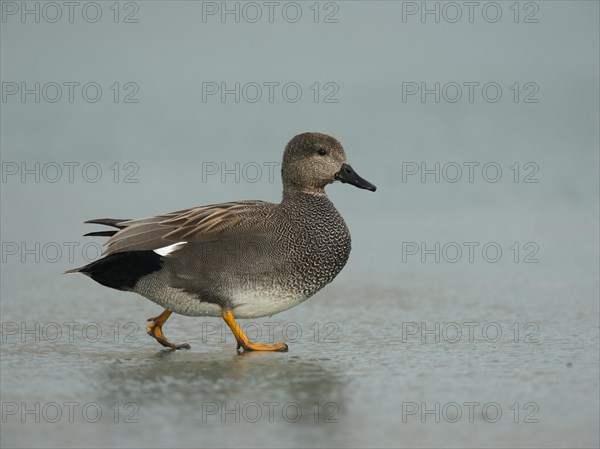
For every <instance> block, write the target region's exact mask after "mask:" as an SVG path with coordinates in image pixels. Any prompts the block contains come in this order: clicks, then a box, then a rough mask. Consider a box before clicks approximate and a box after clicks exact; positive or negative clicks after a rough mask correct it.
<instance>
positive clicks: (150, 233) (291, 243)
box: [67, 133, 376, 351]
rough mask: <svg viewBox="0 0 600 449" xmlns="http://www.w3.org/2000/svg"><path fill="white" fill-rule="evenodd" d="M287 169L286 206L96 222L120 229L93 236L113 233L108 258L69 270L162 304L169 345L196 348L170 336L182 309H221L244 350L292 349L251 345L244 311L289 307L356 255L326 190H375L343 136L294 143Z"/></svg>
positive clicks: (155, 332) (246, 205)
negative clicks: (242, 321) (336, 186)
mask: <svg viewBox="0 0 600 449" xmlns="http://www.w3.org/2000/svg"><path fill="white" fill-rule="evenodd" d="M281 175H282V180H283V198H282V200H281V202H280V203H279V204H274V203H269V202H265V201H234V202H231V203H223V204H212V205H209V206H201V207H195V208H192V209H185V210H180V211H177V212H170V213H166V214H161V215H157V216H155V217H151V218H143V219H139V220H126V219H96V220H89V221H87V222H86V223H95V224H102V225H109V226H112V227H114V228H116V230H110V231H100V232H91V233H89V234H86V236H105V237H110V238H109V239H108V241H107V242H106V243H105V245H106V247H107V248H106V250H105V252H104V257H102V258H101V259H99V260H97V261H95V262H92V263H90V264H88V265H86V266H84V267H81V268H76V269H73V270H69V271H67V273H83V274H85V275H86V276H89V277H91V278H92V279H93V280H94V281H96V282H98V283H100V284H102V285H104V286H106V287H111V288H114V289H117V290H122V291H129V292H135V293H139V294H140V295H142V296H144V297H146V298H148V299H150V300H151V301H153V302H155V303H157V304H158V305H160V306H161V307H163V308H164V309H165V310H164V311H163V312H162V313H161V314H160V315H158V316H156V317H153V318H149V319H148V321H150V322H151V324H149V325H148V327H147V328H146V330H147V331H148V334H149V335H151V336H152V337H154V338H155V339H156V340H157V341H158V342H159V343H160V344H161V345H163V346H165V347H169V348H172V349H189V347H190V346H189V345H188V344H179V345H176V344H173V343H171V342H170V341H169V340H168V339H167V337H166V336H165V335H164V334H163V331H162V326H163V325H164V324H165V322H166V321H167V319H168V318H169V316H170V315H171V314H172V313H173V312H174V313H178V314H181V315H187V316H213V317H216V316H221V317H222V318H223V319H224V320H225V322H226V323H227V325H228V326H229V328H230V329H231V331H232V332H233V334H234V336H235V338H236V340H237V349H238V350H239V349H240V348H243V349H244V350H247V351H250V350H255V351H286V350H287V349H288V348H287V345H286V344H285V343H279V344H258V343H253V342H251V341H250V340H249V339H248V337H247V336H246V335H245V333H244V332H243V331H242V330H241V328H240V326H239V325H238V324H237V323H236V321H235V318H259V317H264V316H270V315H273V314H275V313H279V312H283V311H284V310H287V309H289V308H291V307H294V306H296V305H298V304H300V303H301V302H303V301H305V300H307V299H308V298H310V297H311V296H312V295H314V294H315V293H316V292H318V291H319V290H321V289H322V288H323V287H324V286H325V285H327V284H329V283H330V282H331V281H332V280H333V279H334V278H335V277H336V276H337V274H338V273H339V272H340V271H341V270H342V268H343V267H344V265H345V264H346V261H347V260H348V256H349V255H350V233H349V232H348V228H347V227H346V223H345V222H344V219H343V218H342V217H341V216H340V214H339V213H338V211H337V210H336V208H335V207H334V205H333V204H332V202H331V201H330V200H329V198H328V197H327V195H326V194H325V190H324V188H325V186H326V185H327V184H330V183H332V182H334V181H341V182H343V183H348V184H352V185H354V186H356V187H360V188H361V189H367V190H370V191H375V189H376V188H375V186H374V185H373V184H371V183H370V182H368V181H366V180H365V179H363V178H361V177H360V176H358V175H357V174H356V172H355V171H354V170H353V169H352V167H351V166H350V165H349V164H348V162H347V160H346V154H345V152H344V148H343V147H342V145H341V144H340V142H338V141H337V140H336V139H335V138H333V137H331V136H328V135H326V134H320V133H304V134H300V135H298V136H296V137H294V138H293V139H292V140H291V141H290V142H289V143H288V144H287V146H286V148H285V151H284V154H283V163H282V170H281ZM234 317H235V318H234Z"/></svg>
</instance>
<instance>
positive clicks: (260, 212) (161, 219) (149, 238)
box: [93, 201, 278, 255]
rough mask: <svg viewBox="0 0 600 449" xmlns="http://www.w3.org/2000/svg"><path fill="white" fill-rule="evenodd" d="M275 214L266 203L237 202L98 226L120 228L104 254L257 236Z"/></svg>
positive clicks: (273, 209) (274, 209)
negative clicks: (108, 225)
mask: <svg viewBox="0 0 600 449" xmlns="http://www.w3.org/2000/svg"><path fill="white" fill-rule="evenodd" d="M277 211H278V209H277V206H276V205H275V204H273V203H269V202H266V201H237V202H230V203H222V204H211V205H208V206H202V207H196V208H193V209H184V210H180V211H176V212H169V213H166V214H161V215H157V216H155V217H149V218H142V219H138V220H127V221H120V220H114V221H113V220H109V219H103V220H102V223H101V224H110V225H112V226H116V225H118V227H119V228H120V229H119V230H118V231H116V233H115V234H114V235H113V236H112V237H110V238H109V239H108V240H107V241H106V243H105V245H106V247H107V248H106V250H105V254H106V255H109V254H115V253H120V252H124V251H144V250H155V249H159V248H163V247H165V246H169V245H172V244H173V243H177V242H194V241H198V242H208V241H214V240H220V239H228V238H232V237H239V236H242V235H251V234H260V233H264V232H266V231H268V230H269V229H271V228H272V227H273V226H274V220H272V219H271V218H272V217H273V216H274V215H276V214H277ZM93 221H94V220H93ZM94 222H96V223H98V222H99V220H96V221H94Z"/></svg>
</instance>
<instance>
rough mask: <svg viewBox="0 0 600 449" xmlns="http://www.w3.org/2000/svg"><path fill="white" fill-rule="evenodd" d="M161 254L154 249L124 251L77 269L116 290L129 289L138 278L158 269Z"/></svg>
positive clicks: (160, 263)
mask: <svg viewBox="0 0 600 449" xmlns="http://www.w3.org/2000/svg"><path fill="white" fill-rule="evenodd" d="M161 267H162V256H161V255H160V254H156V253H155V252H154V251H125V252H122V253H116V254H111V255H110V256H107V257H104V258H102V259H99V260H97V261H95V262H92V263H91V264H89V265H86V266H85V267H82V268H80V269H79V272H80V273H83V274H85V275H87V276H89V277H91V278H92V279H93V280H95V281H96V282H98V283H99V284H102V285H104V286H106V287H110V288H115V289H117V290H125V291H127V290H131V289H132V288H133V287H135V284H137V282H138V281H139V280H140V278H142V277H144V276H146V275H148V274H150V273H154V272H155V271H158V270H160V268H161Z"/></svg>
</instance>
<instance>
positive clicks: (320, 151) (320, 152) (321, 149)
mask: <svg viewBox="0 0 600 449" xmlns="http://www.w3.org/2000/svg"><path fill="white" fill-rule="evenodd" d="M317 153H319V155H320V156H325V155H326V154H327V150H325V149H323V148H320V149H319V151H317Z"/></svg>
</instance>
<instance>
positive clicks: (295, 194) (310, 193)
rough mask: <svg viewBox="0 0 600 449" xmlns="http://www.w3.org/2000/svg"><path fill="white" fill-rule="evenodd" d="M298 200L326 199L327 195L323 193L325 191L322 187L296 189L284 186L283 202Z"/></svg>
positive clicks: (291, 186)
mask: <svg viewBox="0 0 600 449" xmlns="http://www.w3.org/2000/svg"><path fill="white" fill-rule="evenodd" d="M300 198H304V199H311V198H314V199H317V198H327V194H326V193H325V189H324V188H323V187H312V186H311V187H296V186H293V185H287V186H284V188H283V202H287V201H295V200H298V199H300Z"/></svg>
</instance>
